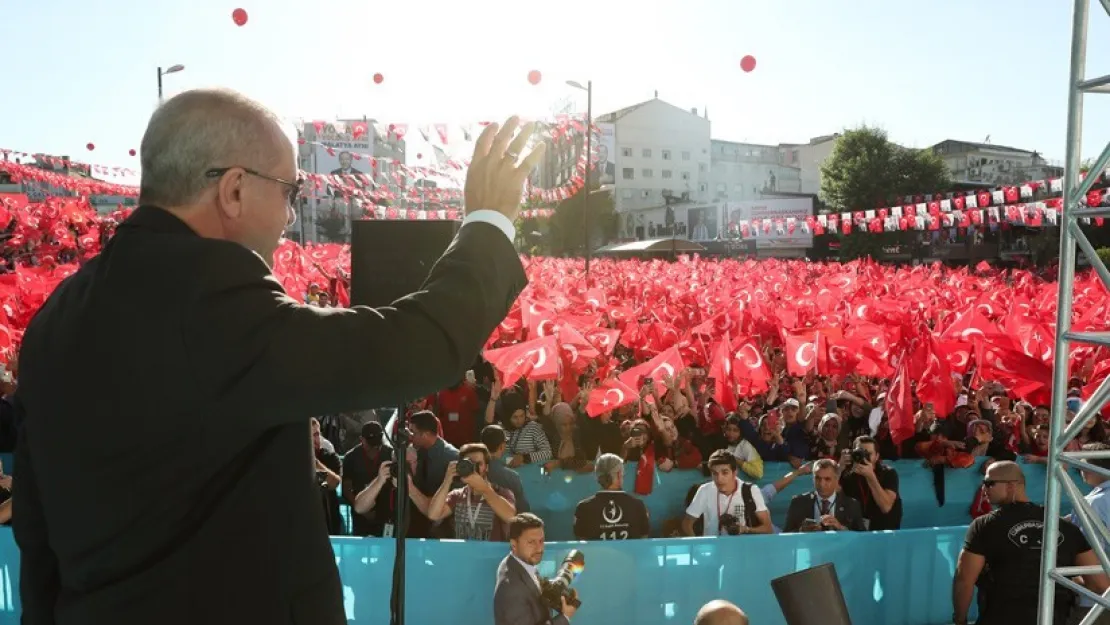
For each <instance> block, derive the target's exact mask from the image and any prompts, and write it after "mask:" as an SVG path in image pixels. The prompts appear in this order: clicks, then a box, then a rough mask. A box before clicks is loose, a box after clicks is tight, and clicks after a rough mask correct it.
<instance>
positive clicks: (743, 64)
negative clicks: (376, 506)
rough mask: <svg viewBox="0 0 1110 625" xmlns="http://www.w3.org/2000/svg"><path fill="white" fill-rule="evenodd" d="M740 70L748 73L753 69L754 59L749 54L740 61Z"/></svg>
mask: <svg viewBox="0 0 1110 625" xmlns="http://www.w3.org/2000/svg"><path fill="white" fill-rule="evenodd" d="M740 69H742V70H744V71H745V72H750V71H752V70H753V69H755V57H754V56H752V55H750V54H749V55H747V56H745V57H744V58H742V59H740Z"/></svg>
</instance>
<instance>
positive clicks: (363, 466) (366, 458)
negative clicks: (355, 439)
mask: <svg viewBox="0 0 1110 625" xmlns="http://www.w3.org/2000/svg"><path fill="white" fill-rule="evenodd" d="M382 433H383V429H382V424H381V423H378V422H377V421H370V422H367V423H365V424H364V425H363V426H362V434H361V436H360V440H359V444H358V446H356V447H353V448H351V450H350V451H348V452H347V453H346V454H345V455H344V456H343V498H344V499H346V500H347V503H349V504H351V506H352V507H353V506H354V504H355V497H356V496H357V495H358V494H359V493H361V492H362V489H364V488H366V487H367V486H369V485H370V482H372V481H374V478H375V477H377V476H378V469H379V468H380V467H381V466H382V463H383V462H387V461H389V459H390V458H391V455H392V453H393V450H392V449H391V448H389V447H386V446H385V445H383V444H382V438H383V437H382ZM351 525H352V527H351V534H352V535H353V536H369V535H370V533H371V530H372V526H371V524H370V519H368V518H367V517H366V516H364V515H361V514H352V515H351ZM379 532H380V528H379Z"/></svg>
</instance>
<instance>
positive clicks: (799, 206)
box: [725, 197, 813, 249]
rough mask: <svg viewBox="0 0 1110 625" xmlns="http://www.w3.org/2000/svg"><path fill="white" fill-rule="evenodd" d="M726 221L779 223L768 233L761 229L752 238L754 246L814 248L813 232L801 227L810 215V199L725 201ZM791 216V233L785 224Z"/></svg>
mask: <svg viewBox="0 0 1110 625" xmlns="http://www.w3.org/2000/svg"><path fill="white" fill-rule="evenodd" d="M725 210H726V212H727V214H728V223H729V224H738V223H740V222H748V223H749V224H750V223H751V222H752V221H754V220H756V219H758V220H760V221H761V222H767V221H770V222H771V223H773V224H782V225H783V227H782V228H781V229H780V228H778V227H776V226H772V228H771V230H770V232H766V233H764V232H762V231H761V232H760V233H759V235H758V236H756V237H754V238H755V241H756V247H757V248H759V249H767V248H809V247H813V233H812V232H808V231H806V229H805V228H802V224H804V223H805V220H806V217H809V216H811V215H813V198H808V197H804V198H778V199H768V200H752V201H748V202H728V203H727V204H726V205H725ZM788 219H794V222H795V223H794V232H793V233H790V232H789V230H788V229H787V227H786V225H785V224H786V220H788Z"/></svg>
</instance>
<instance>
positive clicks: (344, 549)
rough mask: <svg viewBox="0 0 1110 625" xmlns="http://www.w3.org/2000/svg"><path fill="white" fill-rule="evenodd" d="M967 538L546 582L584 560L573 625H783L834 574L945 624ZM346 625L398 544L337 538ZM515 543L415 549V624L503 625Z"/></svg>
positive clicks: (718, 548)
mask: <svg viewBox="0 0 1110 625" xmlns="http://www.w3.org/2000/svg"><path fill="white" fill-rule="evenodd" d="M965 532H966V528H963V527H945V528H932V529H915V530H902V531H897V532H873V533H847V532H846V533H822V534H778V535H769V536H736V537H725V538H685V539H653V540H629V541H610V542H595V543H548V545H547V550H546V553H545V558H546V559H545V561H544V562H543V563H542V564H541V566H540V573H541V575H545V576H550V575H552V574H553V572H554V570H555V568H556V566H557V565H558V564H559V563H560V562H561V561H562V559H563V558H564V557H565V556H566V554H567V551H569V550H570V549H572V548H577V549H581V550H582V551H583V553H584V554H585V556H586V568H585V570H584V571H583V572H582V574H581V575H580V576H579V577H578V579H577V581H576V582H575V588H577V589H578V592H579V596H580V597H581V599H582V602H583V605H582V608H581V609H580V610H579V612H578V614H577V615H576V617H575V618H574V623H575V625H609V624H612V623H637V624H639V625H674V624H679V625H681V624H683V623H691V622H693V617H694V614H695V613H696V612H697V610H698V608H699V607H701V606H702V605H703V604H704V603H705V602H707V601H709V600H711V599H721V598H723V599H728V600H730V601H733V602H735V603H736V604H737V605H740V606H742V607H743V609H744V610H745V611H746V612H747V613H748V615H749V616H750V617H751V620H752V622H753V623H759V624H760V625H785V621H784V619H783V617H782V613H781V612H780V611H779V608H778V604H777V602H776V600H775V596H774V593H773V592H772V591H771V587H770V582H771V580H772V579H774V578H776V577H779V576H782V575H786V574H788V573H791V572H794V571H799V570H803V569H806V568H809V567H811V566H816V565H818V564H824V563H827V562H832V563H833V564H835V565H836V571H837V574H838V575H839V578H840V582H841V586H842V587H843V591H844V598H845V600H846V602H847V604H848V609H849V611H850V613H851V617H852V622H853V623H854V624H855V625H940V624H942V623H949V622H950V619H951V615H952V602H951V588H952V574H953V571H954V570H955V563H956V557H957V555H958V554H959V551H960V548H961V547H962V545H963V538H964V533H965ZM332 547H333V549H334V550H335V556H336V562H337V563H338V565H339V571H340V576H341V578H342V581H343V585H344V589H343V594H344V600H345V607H346V610H347V618H348V623H350V624H351V625H387V624H388V623H389V594H390V588H391V585H392V576H393V554H394V542H393V540H392V539H379V538H366V539H358V538H346V537H336V538H333V539H332ZM507 552H508V545H507V544H505V543H485V542H462V541H455V540H447V541H434V540H410V541H409V544H408V548H407V558H408V562H407V579H408V580H409V582H408V588H407V590H408V592H407V597H406V602H405V603H406V616H405V618H406V620H407V622H409V623H466V624H474V625H477V624H482V625H489V624H491V623H493V588H494V580H495V574H496V571H497V565H498V563H499V562H500V561H501V559H502V558H504V557H505V555H506V554H507ZM18 592H19V552H18V550H17V548H16V545H15V541H14V540H13V539H12V533H11V530H10V529H8V528H0V625H18V623H19V613H20V611H19V598H18Z"/></svg>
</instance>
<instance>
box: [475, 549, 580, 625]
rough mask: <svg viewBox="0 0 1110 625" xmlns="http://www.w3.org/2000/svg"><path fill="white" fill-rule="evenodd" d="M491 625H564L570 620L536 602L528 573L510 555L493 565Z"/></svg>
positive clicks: (536, 591)
mask: <svg viewBox="0 0 1110 625" xmlns="http://www.w3.org/2000/svg"><path fill="white" fill-rule="evenodd" d="M493 623H494V625H568V624H569V623H570V621H568V620H567V618H566V617H565V616H563V615H562V614H559V615H557V616H555V618H552V617H551V610H549V609H548V608H547V605H546V604H544V602H543V600H542V599H540V588H539V586H537V585H536V582H535V581H533V580H532V577H531V575H529V574H528V571H526V570H525V569H524V567H523V566H521V564H520V562H517V560H516V558H514V557H513V556H512V555H511V554H510V555H508V556H505V559H504V560H502V561H501V564H499V565H498V566H497V586H496V587H495V588H494V591H493Z"/></svg>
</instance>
